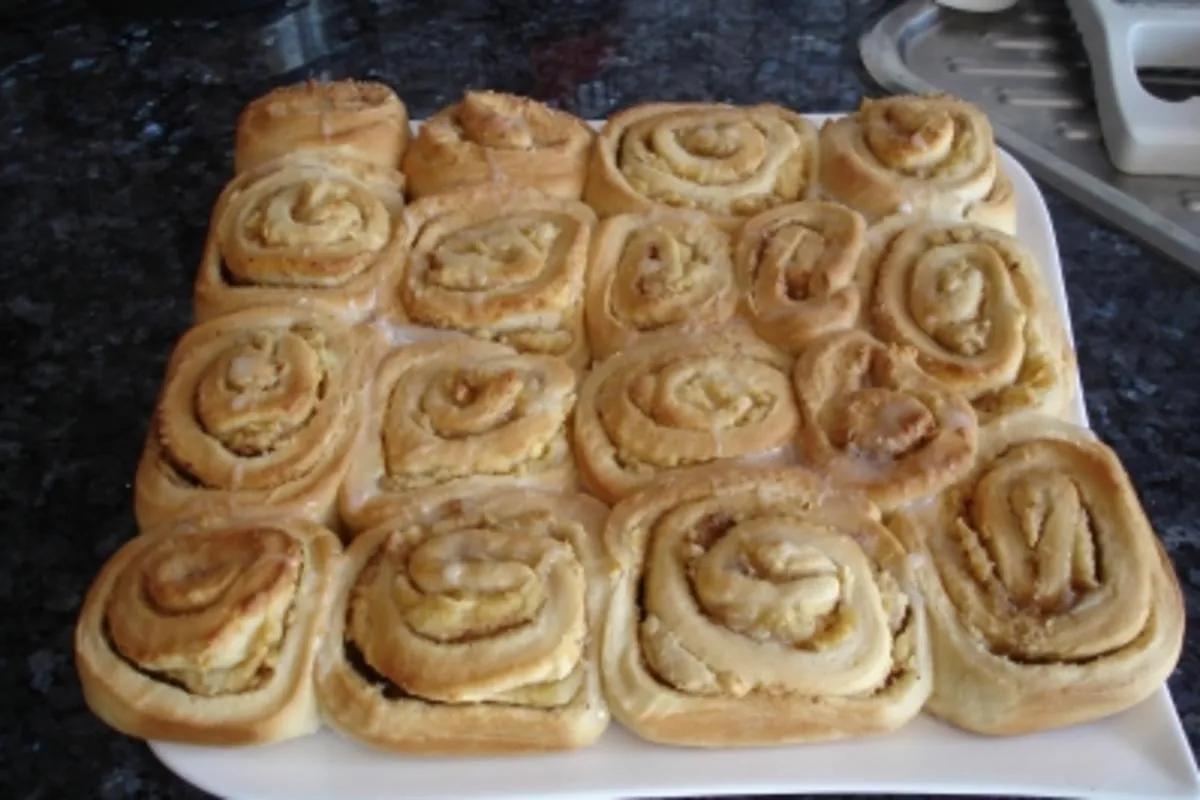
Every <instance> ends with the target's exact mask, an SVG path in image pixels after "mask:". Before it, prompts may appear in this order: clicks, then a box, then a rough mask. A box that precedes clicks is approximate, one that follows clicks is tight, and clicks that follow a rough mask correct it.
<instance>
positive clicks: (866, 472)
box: [794, 330, 978, 509]
mask: <svg viewBox="0 0 1200 800" xmlns="http://www.w3.org/2000/svg"><path fill="white" fill-rule="evenodd" d="M794 377H795V385H796V398H797V401H798V403H799V408H800V437H799V441H800V452H801V454H802V457H803V460H804V461H805V462H806V463H807V464H808V465H809V466H811V467H812V468H813V469H814V470H816V471H817V472H819V473H821V474H823V475H826V476H827V477H828V478H829V479H830V480H831V481H833V483H834V485H836V486H841V487H846V488H851V489H860V490H862V491H864V492H866V493H867V495H868V496H869V497H870V498H871V499H872V500H873V501H874V502H876V503H877V504H879V506H880V507H881V508H884V509H888V508H894V507H896V506H899V505H903V504H904V503H908V502H911V501H914V500H920V499H921V498H924V497H929V496H931V495H933V494H934V493H936V492H938V491H939V490H941V489H942V488H943V487H945V486H947V485H948V484H950V483H951V482H953V481H955V480H957V479H958V478H960V477H962V476H963V474H965V473H966V471H967V470H968V469H970V468H971V465H972V463H973V462H974V459H975V448H976V437H977V435H978V425H977V424H976V421H975V412H974V410H972V408H971V405H970V403H968V402H967V401H966V399H965V398H963V397H962V396H961V395H959V394H957V393H955V392H953V391H951V390H950V389H949V388H947V387H946V386H944V385H942V384H941V383H939V382H938V381H936V380H934V379H933V378H931V377H929V376H928V375H926V374H925V373H924V372H922V371H921V368H920V367H918V366H917V364H916V360H915V358H914V355H913V353H912V352H911V351H909V350H905V349H904V348H901V347H899V346H897V345H885V344H883V343H882V342H879V341H878V340H876V339H874V338H873V337H872V336H870V335H869V334H867V333H865V332H863V331H858V330H854V331H843V332H840V333H834V334H831V335H830V336H827V337H825V338H824V339H820V340H818V341H816V342H814V343H813V344H812V345H811V346H810V347H809V348H808V349H807V350H805V352H804V354H803V355H802V356H801V357H800V359H799V361H797V362H796V369H795V372H794Z"/></svg>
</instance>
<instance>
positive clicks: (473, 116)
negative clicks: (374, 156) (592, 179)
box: [404, 92, 596, 200]
mask: <svg viewBox="0 0 1200 800" xmlns="http://www.w3.org/2000/svg"><path fill="white" fill-rule="evenodd" d="M595 138H596V135H595V133H593V132H592V129H591V128H590V127H588V124H587V123H586V122H584V121H583V120H581V119H578V118H576V117H573V116H571V115H570V114H568V113H566V112H564V111H557V110H555V109H552V108H550V107H549V106H546V105H545V104H543V103H539V102H537V101H536V100H530V99H529V98H527V97H518V96H516V95H511V94H502V93H500V92H467V93H465V94H464V95H463V98H462V100H460V101H459V102H457V103H455V104H454V105H452V106H449V107H448V108H444V109H442V110H441V111H439V112H438V113H436V114H434V115H433V116H432V117H430V118H429V119H428V120H426V121H425V123H424V124H423V125H422V126H421V130H420V132H419V133H418V134H417V137H416V139H414V140H413V143H412V147H410V148H409V150H408V153H407V155H405V157H404V174H405V175H407V176H408V188H409V191H411V192H412V194H413V196H414V197H424V196H426V195H430V194H434V193H436V192H444V191H447V190H450V189H458V188H462V187H465V186H471V185H474V184H478V183H512V184H515V185H520V186H529V187H531V188H534V189H539V190H541V191H543V192H545V193H546V194H551V195H554V196H555V197H563V198H567V199H570V200H578V199H579V198H580V196H582V194H583V184H584V181H585V180H586V179H587V163H588V153H589V152H590V151H591V147H592V140H593V139H595Z"/></svg>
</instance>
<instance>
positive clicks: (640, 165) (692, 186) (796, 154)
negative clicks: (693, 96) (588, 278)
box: [584, 103, 817, 228]
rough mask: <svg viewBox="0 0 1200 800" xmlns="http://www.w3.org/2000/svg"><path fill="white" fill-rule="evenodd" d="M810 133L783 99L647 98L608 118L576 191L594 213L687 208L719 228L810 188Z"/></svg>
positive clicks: (804, 193)
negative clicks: (738, 102) (735, 102)
mask: <svg viewBox="0 0 1200 800" xmlns="http://www.w3.org/2000/svg"><path fill="white" fill-rule="evenodd" d="M816 147H817V135H816V130H815V129H814V128H813V126H812V124H811V123H810V122H808V120H806V119H805V118H804V117H802V116H800V115H799V114H797V113H795V112H793V111H789V110H788V109H786V108H783V107H782V106H777V105H770V104H762V105H757V106H731V105H724V104H721V103H647V104H645V105H639V106H634V107H633V108H628V109H626V110H624V111H621V112H619V113H617V114H614V115H613V116H611V117H609V119H608V122H606V123H605V125H604V128H603V130H601V132H600V136H599V138H598V139H597V140H596V147H595V148H594V149H593V150H592V162H591V166H590V168H589V171H588V183H587V189H586V190H585V192H584V197H585V199H586V200H587V202H588V204H589V205H591V206H592V207H593V208H595V209H596V210H597V212H599V214H600V215H601V216H611V215H613V214H624V213H645V212H648V211H652V210H655V209H658V210H664V209H669V208H692V209H696V210H698V211H703V212H705V213H707V214H709V215H711V216H712V217H713V220H714V221H715V222H716V223H717V224H719V225H722V226H723V227H726V228H733V227H736V226H737V225H739V224H740V223H741V222H742V221H743V220H744V219H745V218H746V217H749V216H752V215H753V214H756V213H758V212H760V211H762V210H764V209H767V208H772V207H774V206H777V205H781V204H783V203H790V202H793V201H796V200H803V199H805V198H807V197H810V196H812V193H813V191H815V188H816V166H817V155H816Z"/></svg>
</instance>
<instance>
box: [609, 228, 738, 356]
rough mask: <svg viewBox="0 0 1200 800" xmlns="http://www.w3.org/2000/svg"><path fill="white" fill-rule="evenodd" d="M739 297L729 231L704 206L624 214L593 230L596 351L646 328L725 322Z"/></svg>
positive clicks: (612, 348) (626, 341)
mask: <svg viewBox="0 0 1200 800" xmlns="http://www.w3.org/2000/svg"><path fill="white" fill-rule="evenodd" d="M737 302H738V294H737V287H736V285H735V282H734V278H733V262H732V259H731V257H730V240H729V235H728V234H726V233H725V232H724V231H722V230H721V229H720V228H718V227H716V226H714V225H713V224H712V223H711V222H709V220H708V218H707V217H706V216H705V215H704V214H699V213H695V212H682V211H681V212H663V213H654V214H622V215H620V216H616V217H611V218H609V219H606V220H604V221H603V222H601V223H600V227H599V228H598V229H597V230H596V241H595V244H594V245H593V246H592V255H591V259H590V265H589V267H588V278H587V327H588V338H589V341H590V344H591V348H592V353H593V354H594V355H595V356H596V357H597V358H607V357H608V356H610V355H612V354H613V353H615V352H617V351H618V350H622V349H624V348H626V347H628V346H629V345H631V344H633V343H634V342H636V341H637V340H638V339H639V338H640V337H641V336H642V335H643V334H645V333H650V332H654V331H668V330H669V331H674V332H677V333H681V332H684V331H699V330H703V329H704V328H711V327H717V326H720V325H721V324H722V323H724V322H725V321H726V320H728V319H729V318H730V317H731V316H733V313H734V311H735V310H736V308H737Z"/></svg>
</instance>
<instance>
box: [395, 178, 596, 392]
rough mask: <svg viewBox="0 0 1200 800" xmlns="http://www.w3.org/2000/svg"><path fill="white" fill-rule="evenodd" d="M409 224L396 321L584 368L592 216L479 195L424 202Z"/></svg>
mask: <svg viewBox="0 0 1200 800" xmlns="http://www.w3.org/2000/svg"><path fill="white" fill-rule="evenodd" d="M405 219H406V221H407V224H408V228H409V239H408V241H409V251H408V258H407V264H406V265H405V268H404V277H403V279H402V280H401V283H400V287H399V290H398V292H397V294H396V296H395V297H394V298H393V304H394V306H393V310H392V315H393V317H395V318H396V319H399V320H407V321H409V322H413V323H416V324H418V325H426V326H429V327H433V328H441V329H443V330H455V331H461V332H462V333H466V334H469V335H471V336H474V337H475V338H478V339H485V340H490V341H495V342H500V343H502V344H507V345H509V346H510V347H514V348H516V349H517V350H520V351H521V352H524V353H541V354H545V355H555V356H560V357H562V358H565V359H566V360H567V361H569V362H570V363H571V364H572V365H573V366H576V367H578V368H582V367H583V366H585V365H586V364H587V357H588V355H587V354H588V349H587V340H586V337H585V336H584V332H583V276H584V271H585V270H586V269H587V253H588V243H589V242H590V241H591V235H592V228H593V227H595V224H596V215H595V214H594V213H593V212H592V210H591V209H590V208H588V207H587V206H585V205H584V204H583V203H580V202H579V201H577V200H561V199H558V198H554V197H548V196H546V195H544V194H542V193H541V192H537V191H534V190H532V189H501V188H497V187H492V186H481V187H477V188H475V189H465V190H462V191H458V192H447V193H445V194H438V195H433V196H431V197H426V198H425V199H423V200H418V201H417V202H416V203H413V204H412V205H411V206H410V207H409V208H408V212H407V213H406V215H405Z"/></svg>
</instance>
